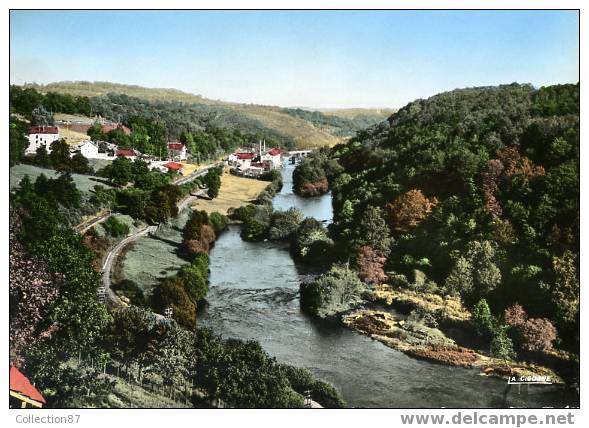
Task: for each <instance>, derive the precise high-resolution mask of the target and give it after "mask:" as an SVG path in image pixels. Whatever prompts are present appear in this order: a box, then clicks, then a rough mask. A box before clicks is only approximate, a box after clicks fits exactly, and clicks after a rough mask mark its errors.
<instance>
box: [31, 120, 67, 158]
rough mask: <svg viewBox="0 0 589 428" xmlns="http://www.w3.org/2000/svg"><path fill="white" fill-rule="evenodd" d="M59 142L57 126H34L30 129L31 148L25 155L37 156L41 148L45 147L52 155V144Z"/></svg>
mask: <svg viewBox="0 0 589 428" xmlns="http://www.w3.org/2000/svg"><path fill="white" fill-rule="evenodd" d="M57 140H59V129H58V128H57V126H32V127H30V128H29V146H28V147H27V148H26V150H25V154H35V153H36V152H37V149H38V148H39V147H45V149H46V150H47V153H51V143H53V142H54V141H57Z"/></svg>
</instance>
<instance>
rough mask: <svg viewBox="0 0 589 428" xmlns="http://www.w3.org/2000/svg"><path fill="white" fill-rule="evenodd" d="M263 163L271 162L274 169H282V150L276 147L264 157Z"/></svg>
mask: <svg viewBox="0 0 589 428" xmlns="http://www.w3.org/2000/svg"><path fill="white" fill-rule="evenodd" d="M262 162H269V163H270V165H271V166H272V168H280V167H281V166H282V150H280V149H279V148H278V147H274V148H273V149H271V150H269V151H268V153H266V154H265V155H262Z"/></svg>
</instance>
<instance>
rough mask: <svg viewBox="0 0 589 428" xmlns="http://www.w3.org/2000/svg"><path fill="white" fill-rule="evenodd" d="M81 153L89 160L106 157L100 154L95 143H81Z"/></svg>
mask: <svg viewBox="0 0 589 428" xmlns="http://www.w3.org/2000/svg"><path fill="white" fill-rule="evenodd" d="M79 147H80V153H82V155H84V157H85V158H87V159H98V158H101V157H104V155H102V156H101V155H99V154H98V145H97V144H95V143H94V142H93V141H83V142H81V143H80V146H79Z"/></svg>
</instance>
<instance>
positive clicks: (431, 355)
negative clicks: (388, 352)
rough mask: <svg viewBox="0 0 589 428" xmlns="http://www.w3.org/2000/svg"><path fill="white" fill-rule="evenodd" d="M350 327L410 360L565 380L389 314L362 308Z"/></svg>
mask: <svg viewBox="0 0 589 428" xmlns="http://www.w3.org/2000/svg"><path fill="white" fill-rule="evenodd" d="M342 322H343V323H344V325H346V326H347V327H350V328H351V329H353V330H355V331H357V332H359V333H362V334H365V335H367V336H369V337H371V338H372V339H374V340H378V341H379V342H381V343H383V344H385V345H386V346H389V347H391V348H393V349H396V350H398V351H401V352H404V353H405V354H407V355H409V356H410V357H413V358H417V359H420V360H424V361H429V362H433V363H438V364H444V365H449V366H456V367H464V368H469V369H479V370H480V374H481V375H485V376H495V377H499V378H504V379H507V378H509V377H512V376H516V378H518V379H519V378H520V377H521V376H546V377H548V378H549V379H550V381H551V382H552V383H554V384H563V383H564V381H563V379H562V378H561V377H560V376H559V375H558V374H556V372H554V371H553V370H552V369H549V368H547V367H542V366H539V365H535V364H527V363H523V362H512V361H505V360H501V359H498V358H493V357H490V356H487V355H483V354H481V353H480V352H477V351H475V350H473V349H469V348H465V347H462V346H459V345H457V344H456V343H455V342H454V340H453V339H450V338H449V337H447V336H446V335H445V334H444V333H443V332H442V331H441V330H440V329H438V328H432V327H427V326H425V325H420V324H419V323H418V322H415V321H405V320H402V319H398V318H396V317H395V316H393V315H391V314H390V313H388V312H384V311H376V310H370V309H362V310H358V311H354V312H352V313H350V314H347V315H344V316H343V317H342Z"/></svg>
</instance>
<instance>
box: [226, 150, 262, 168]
mask: <svg viewBox="0 0 589 428" xmlns="http://www.w3.org/2000/svg"><path fill="white" fill-rule="evenodd" d="M255 156H256V154H255V153H251V152H238V153H233V154H231V155H229V158H228V161H229V163H230V165H232V166H234V167H236V168H237V169H240V170H242V171H244V170H246V169H248V168H249V167H250V165H251V163H252V162H253V160H254V157H255Z"/></svg>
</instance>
